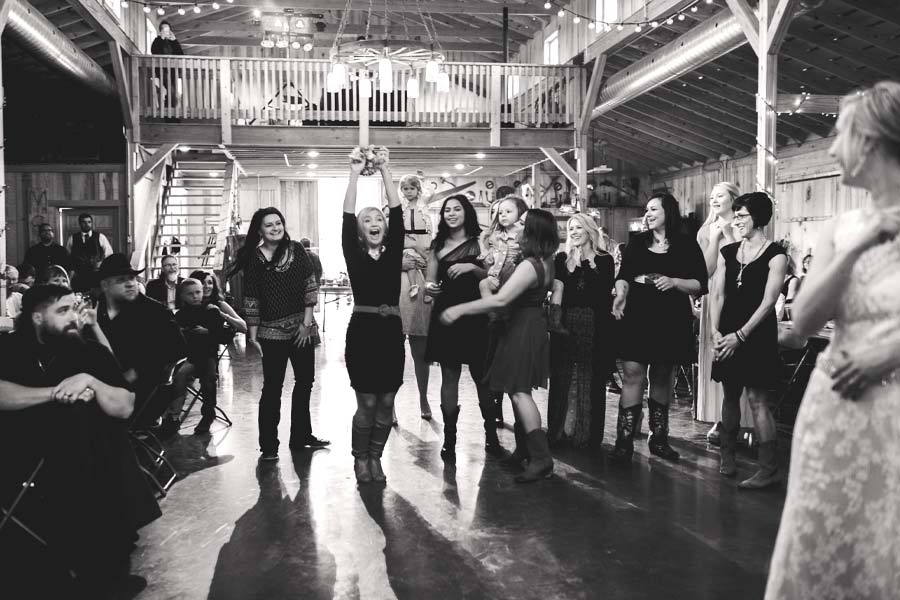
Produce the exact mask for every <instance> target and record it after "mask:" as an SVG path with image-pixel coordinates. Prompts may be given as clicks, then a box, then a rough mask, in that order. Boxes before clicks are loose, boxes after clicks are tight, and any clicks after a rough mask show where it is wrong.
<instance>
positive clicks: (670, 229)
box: [642, 192, 683, 247]
mask: <svg viewBox="0 0 900 600" xmlns="http://www.w3.org/2000/svg"><path fill="white" fill-rule="evenodd" d="M651 200H659V202H660V204H661V205H662V209H663V213H664V214H665V215H666V240H668V242H669V245H670V246H674V245H675V244H677V243H678V242H679V240H680V239H681V233H682V231H683V227H682V224H681V209H680V208H679V207H678V200H676V199H675V196H673V195H672V194H670V193H668V192H661V193H658V194H653V195H652V196H650V200H647V204H650V201H651ZM642 235H644V236H645V242H646V244H647V246H648V247H649V246H650V244H652V243H653V232H652V231H650V230H647V231H645V232H644V233H643V234H642Z"/></svg>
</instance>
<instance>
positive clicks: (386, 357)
mask: <svg viewBox="0 0 900 600" xmlns="http://www.w3.org/2000/svg"><path fill="white" fill-rule="evenodd" d="M341 245H342V246H343V250H344V261H345V262H346V263H347V274H348V275H349V276H350V287H351V288H352V290H353V301H354V302H355V303H356V305H357V306H374V307H379V306H392V307H396V306H397V305H398V304H399V303H400V270H401V264H402V262H403V213H402V209H401V208H400V207H399V206H397V207H394V208H392V209H391V210H390V213H389V217H388V233H387V238H386V239H385V241H384V250H383V251H382V253H381V257H380V258H379V259H378V260H375V259H374V258H372V257H371V256H369V253H368V252H365V251H364V250H363V249H362V248H361V247H360V245H359V236H358V234H357V225H356V215H354V214H353V213H344V224H343V230H342V234H341ZM403 342H404V337H403V323H402V322H401V321H400V316H399V314H398V315H396V316H395V315H387V316H381V315H378V314H374V313H371V314H370V313H357V312H354V313H353V316H351V317H350V323H349V324H348V325H347V340H346V345H345V348H344V360H345V361H346V363H347V372H348V373H349V375H350V385H352V386H353V389H355V390H356V391H358V392H364V393H375V394H383V393H389V392H396V391H397V390H398V389H400V385H401V384H402V383H403V364H404V362H405V358H406V353H405V350H404V347H403Z"/></svg>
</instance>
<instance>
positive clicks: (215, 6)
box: [212, 2, 222, 10]
mask: <svg viewBox="0 0 900 600" xmlns="http://www.w3.org/2000/svg"><path fill="white" fill-rule="evenodd" d="M212 7H213V10H219V9H220V8H222V6H221V5H220V4H219V3H218V2H213V3H212Z"/></svg>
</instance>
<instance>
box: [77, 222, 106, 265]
mask: <svg viewBox="0 0 900 600" xmlns="http://www.w3.org/2000/svg"><path fill="white" fill-rule="evenodd" d="M102 256H103V249H102V248H101V247H100V234H99V233H97V232H96V231H91V234H90V235H89V236H88V240H87V242H85V241H84V240H83V239H82V233H81V232H80V231H79V232H78V233H75V234H73V235H72V265H73V267H74V268H75V271H96V270H97V268H98V267H99V266H100V265H99V263H100V258H101V257H102Z"/></svg>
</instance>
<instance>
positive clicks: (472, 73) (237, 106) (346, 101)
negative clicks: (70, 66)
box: [133, 56, 586, 127]
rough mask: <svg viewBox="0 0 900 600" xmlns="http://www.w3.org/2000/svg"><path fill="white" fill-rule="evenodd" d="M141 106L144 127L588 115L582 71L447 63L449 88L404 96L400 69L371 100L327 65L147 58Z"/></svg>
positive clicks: (466, 123) (509, 120)
mask: <svg viewBox="0 0 900 600" xmlns="http://www.w3.org/2000/svg"><path fill="white" fill-rule="evenodd" d="M137 64H138V70H137V73H136V79H137V80H136V81H135V83H136V84H137V85H135V86H133V87H134V89H135V90H136V92H137V97H136V98H135V99H134V100H135V105H136V106H137V107H138V110H139V115H140V118H141V119H142V120H144V121H156V120H159V121H173V120H177V121H180V122H194V123H198V122H218V121H220V120H221V119H222V118H223V116H224V117H225V118H227V119H228V120H229V121H230V122H231V124H233V125H254V126H265V125H281V126H316V125H352V124H355V123H358V122H359V120H360V108H362V107H368V121H369V122H370V123H372V124H376V125H377V124H382V125H406V126H415V127H489V126H492V125H494V126H496V125H497V124H501V125H502V126H506V127H510V126H513V127H568V126H571V125H572V124H573V123H574V122H575V120H576V119H577V116H578V115H579V113H580V111H581V106H582V103H583V100H584V94H585V91H586V85H585V72H584V69H583V68H582V67H576V66H571V65H529V64H497V63H445V64H444V70H445V71H446V72H447V74H448V76H449V78H450V89H449V91H446V92H438V91H437V87H436V85H435V84H434V83H426V82H425V73H424V69H416V70H415V74H416V78H417V79H418V82H419V95H418V97H417V98H411V97H409V95H408V94H407V93H406V82H407V80H408V79H409V77H410V75H412V74H413V70H411V69H408V70H399V69H395V70H394V72H393V82H392V83H393V91H392V92H390V93H383V92H382V91H381V90H380V85H379V84H378V82H377V81H376V82H374V85H373V87H374V89H373V90H372V95H371V97H369V98H361V97H360V86H359V83H358V81H357V79H356V76H355V74H351V76H350V77H349V78H348V80H347V81H346V82H345V86H344V87H343V89H342V90H341V91H340V92H337V93H328V92H327V90H326V85H325V82H326V76H327V74H328V71H329V70H330V69H331V64H330V63H329V62H328V61H325V60H305V59H261V58H207V57H192V56H140V57H138V60H137Z"/></svg>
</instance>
